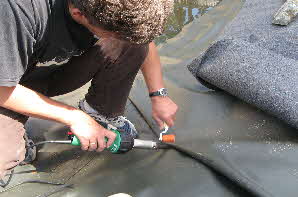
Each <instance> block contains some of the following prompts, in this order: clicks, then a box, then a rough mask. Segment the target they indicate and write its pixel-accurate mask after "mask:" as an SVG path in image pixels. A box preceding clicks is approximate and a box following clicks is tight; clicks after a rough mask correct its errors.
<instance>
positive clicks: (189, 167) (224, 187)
mask: <svg viewBox="0 0 298 197" xmlns="http://www.w3.org/2000/svg"><path fill="white" fill-rule="evenodd" d="M240 7H241V2H240V1H237V0H224V1H223V2H221V4H219V6H218V7H217V8H216V9H214V10H212V11H210V12H209V13H208V15H205V17H202V18H200V20H197V21H195V22H193V23H191V24H189V25H187V26H186V27H185V28H184V29H183V31H182V32H181V33H180V34H179V35H178V36H177V37H175V38H173V39H171V40H169V41H168V42H167V43H164V44H162V45H160V46H159V50H160V54H161V60H162V63H163V65H164V66H165V67H164V73H165V82H166V85H167V87H168V89H169V91H170V95H171V97H172V98H173V99H174V100H175V102H177V104H178V105H179V106H180V111H179V113H178V117H177V123H176V126H175V128H173V130H174V131H175V132H176V134H177V143H178V144H179V145H182V146H184V147H186V148H189V149H191V150H193V151H195V152H197V153H201V154H202V155H205V156H206V157H207V158H209V159H210V160H213V161H214V162H216V163H218V164H219V165H221V166H223V168H225V169H227V170H232V172H233V173H234V175H235V176H236V177H238V178H239V180H242V179H243V177H246V178H247V179H248V180H249V183H251V185H252V187H255V188H252V189H253V190H254V189H256V188H257V186H256V185H258V186H260V188H262V189H264V192H263V191H260V190H258V189H256V190H257V191H259V192H260V194H261V195H259V196H295V189H296V185H297V183H298V179H297V172H298V170H296V168H293V166H297V163H298V161H297V160H296V159H295V157H293V155H295V154H296V155H297V151H296V145H295V144H296V140H295V139H298V138H297V137H298V136H297V135H296V132H295V130H294V129H292V128H290V127H288V126H286V125H285V124H283V123H281V122H280V121H279V120H277V119H275V118H273V117H271V116H269V115H267V114H265V113H263V112H262V111H260V110H258V109H256V108H254V107H252V106H250V105H248V104H246V103H244V102H242V101H240V100H238V99H237V98H235V97H233V96H230V95H228V94H226V93H224V92H213V91H210V90H208V89H207V88H204V87H203V86H202V85H200V84H199V83H198V82H197V81H196V79H195V78H194V77H193V76H192V75H191V74H190V73H189V72H188V70H187V68H186V65H188V64H190V63H191V61H192V60H193V59H194V58H195V57H196V56H197V55H198V53H200V52H201V51H202V50H204V49H206V48H207V47H208V46H209V44H210V43H211V42H212V41H213V40H214V39H215V38H216V37H217V36H218V35H219V33H220V32H221V30H222V29H223V27H224V26H225V25H226V24H227V22H229V21H230V20H231V19H232V18H233V17H234V16H235V15H236V14H237V13H238V11H239V9H240ZM85 91H86V88H82V89H80V90H78V91H77V92H74V93H71V94H69V95H65V96H63V97H59V98H56V99H58V100H62V101H64V102H67V103H69V104H72V105H76V103H77V101H78V100H79V98H81V97H82V96H83V95H84V92H85ZM130 98H131V100H132V102H133V103H134V104H135V105H136V106H137V108H138V110H140V111H141V113H142V116H143V117H144V119H143V118H142V117H141V116H140V114H139V113H138V112H137V111H136V108H134V106H133V105H131V103H128V108H127V112H126V113H127V116H128V117H129V118H130V119H131V120H132V121H134V122H135V123H136V126H137V129H138V130H139V131H140V134H141V136H140V137H141V138H144V139H154V137H153V135H152V133H151V130H150V129H149V128H148V125H147V124H146V123H145V121H144V120H146V121H147V122H148V123H149V125H151V126H152V127H153V128H155V127H154V123H153V121H152V119H151V113H150V110H151V107H150V101H149V100H148V98H147V93H146V89H145V85H144V81H143V80H142V77H141V76H138V77H137V80H136V81H135V84H134V87H133V90H132V93H131V96H130ZM28 129H30V130H31V132H32V133H37V132H41V133H42V135H39V136H40V137H39V138H40V139H42V138H46V139H61V138H64V137H66V135H65V132H63V131H67V129H66V128H63V126H62V125H58V124H55V123H52V122H47V121H41V120H37V119H31V121H30V123H29V124H28ZM155 129H156V128H155ZM24 170H33V171H32V172H31V173H27V174H26V175H24V174H17V175H16V176H14V179H13V182H18V181H20V180H24V179H29V178H34V179H42V180H51V181H58V182H61V181H62V182H67V183H74V184H75V187H74V188H73V189H68V190H64V191H63V192H61V193H58V194H56V195H53V196H67V197H68V196H69V197H70V196H71V197H75V196H94V197H95V196H96V197H97V196H108V195H111V194H115V193H128V194H130V195H132V196H137V197H139V196H140V197H147V196H148V197H152V196H186V197H188V196H214V197H233V196H241V197H243V196H252V195H249V194H247V193H246V192H244V191H242V190H239V188H238V187H237V186H235V185H234V184H232V183H231V182H229V181H227V180H226V179H223V178H222V177H218V176H217V175H215V174H214V173H213V172H211V171H210V170H209V169H208V168H206V167H205V166H204V165H202V164H201V163H199V162H197V161H194V160H192V159H190V158H188V157H185V156H182V155H181V154H179V153H177V152H176V151H174V150H168V151H153V152H152V151H144V150H133V151H131V152H129V153H127V154H125V155H112V154H109V153H101V154H98V153H87V152H82V151H80V150H79V149H77V148H73V147H69V146H65V145H61V146H53V145H47V146H44V147H43V148H42V149H41V150H40V151H39V158H38V161H37V162H35V163H34V164H33V165H31V166H26V167H22V168H17V169H16V172H20V171H24ZM230 172H231V171H230ZM276 177H280V179H277V178H276ZM285 177H287V184H285V185H283V184H281V183H280V180H283V178H285ZM53 188H54V187H52V186H47V185H37V184H26V185H23V186H21V187H18V188H16V189H14V190H12V191H11V192H9V193H6V194H2V196H25V197H26V196H36V195H39V194H42V193H44V192H47V191H49V190H51V189H53ZM268 193H272V194H273V195H269V194H268Z"/></svg>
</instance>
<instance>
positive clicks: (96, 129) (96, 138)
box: [69, 111, 116, 152]
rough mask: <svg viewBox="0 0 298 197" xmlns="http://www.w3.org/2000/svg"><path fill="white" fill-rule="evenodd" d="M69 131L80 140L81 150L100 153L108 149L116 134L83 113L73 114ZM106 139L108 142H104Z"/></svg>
mask: <svg viewBox="0 0 298 197" xmlns="http://www.w3.org/2000/svg"><path fill="white" fill-rule="evenodd" d="M75 113H76V115H74V116H73V117H74V118H73V121H71V124H70V125H69V126H70V129H71V132H73V133H74V134H75V135H76V136H77V137H78V138H79V140H80V142H81V148H82V150H88V151H97V152H101V151H103V150H104V149H105V148H107V147H110V146H111V145H112V144H113V142H114V140H115V138H116V134H115V133H114V132H112V131H109V130H107V129H105V128H104V127H102V126H101V125H100V124H98V123H97V122H96V121H95V120H94V119H93V118H92V117H90V116H89V115H87V114H86V113H84V112H83V111H76V112H74V114H75ZM105 138H108V142H106V141H105Z"/></svg>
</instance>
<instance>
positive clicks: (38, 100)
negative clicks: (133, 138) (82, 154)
mask: <svg viewBox="0 0 298 197" xmlns="http://www.w3.org/2000/svg"><path fill="white" fill-rule="evenodd" d="M0 106H1V107H5V108H7V109H10V110H13V111H16V112H19V113H21V114H24V115H27V116H32V117H36V118H41V119H46V120H53V121H57V122H60V123H62V124H65V125H67V126H69V127H70V129H71V131H72V132H73V133H74V134H75V135H76V136H77V137H78V138H79V140H80V142H81V144H82V149H83V150H89V151H94V150H97V151H102V150H104V148H106V147H109V146H111V145H112V143H113V142H114V140H115V137H116V134H115V133H114V132H112V131H109V130H106V129H105V128H103V127H102V126H101V125H99V124H98V123H97V122H96V121H95V120H94V119H93V118H91V117H90V116H89V115H88V114H86V113H84V112H83V111H81V110H78V109H76V108H74V107H72V106H68V105H65V104H63V103H60V102H57V101H55V100H52V99H50V98H48V97H46V96H44V95H42V94H39V93H37V92H34V91H33V90H30V89H28V88H26V87H24V86H22V85H17V86H15V87H3V86H0ZM105 137H107V138H108V142H107V143H106V142H105Z"/></svg>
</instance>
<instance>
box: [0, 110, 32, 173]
mask: <svg viewBox="0 0 298 197" xmlns="http://www.w3.org/2000/svg"><path fill="white" fill-rule="evenodd" d="M0 128H1V131H0V178H3V176H5V174H6V173H7V171H9V170H10V169H11V168H13V167H15V166H17V165H18V164H19V163H20V162H21V161H23V160H24V157H25V153H26V149H25V140H24V133H25V129H24V125H23V124H22V123H20V122H19V121H17V120H15V119H12V118H10V117H8V116H5V115H3V114H0Z"/></svg>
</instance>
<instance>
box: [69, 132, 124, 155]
mask: <svg viewBox="0 0 298 197" xmlns="http://www.w3.org/2000/svg"><path fill="white" fill-rule="evenodd" d="M111 131H112V132H114V133H116V138H115V140H114V142H113V144H112V145H111V146H110V147H108V148H106V150H108V151H110V152H112V153H117V152H118V151H119V149H120V145H121V135H120V133H119V131H117V130H111ZM105 141H106V142H107V141H108V138H107V137H106V138H105ZM71 145H73V146H81V142H80V140H79V138H78V137H77V136H75V135H74V136H73V137H72V139H71Z"/></svg>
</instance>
